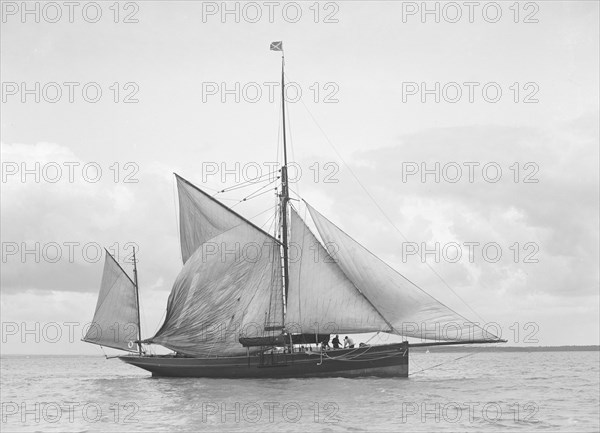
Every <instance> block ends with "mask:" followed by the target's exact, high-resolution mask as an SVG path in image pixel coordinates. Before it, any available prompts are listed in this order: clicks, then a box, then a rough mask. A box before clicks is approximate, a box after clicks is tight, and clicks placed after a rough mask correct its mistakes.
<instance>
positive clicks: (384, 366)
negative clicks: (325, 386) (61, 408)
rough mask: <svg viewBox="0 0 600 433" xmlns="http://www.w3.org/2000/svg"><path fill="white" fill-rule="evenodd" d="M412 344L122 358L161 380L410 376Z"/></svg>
mask: <svg viewBox="0 0 600 433" xmlns="http://www.w3.org/2000/svg"><path fill="white" fill-rule="evenodd" d="M408 352H409V350H408V344H407V343H399V344H387V345H380V346H366V347H358V348H354V349H338V350H329V351H326V352H323V353H322V354H321V353H319V352H297V353H293V354H284V353H274V354H270V353H267V354H263V355H260V354H259V355H250V356H235V357H215V358H187V357H174V356H168V355H165V356H132V355H129V356H121V357H119V359H121V360H122V361H124V362H126V363H127V364H131V365H134V366H136V367H139V368H142V369H144V370H147V371H149V372H150V373H152V376H157V377H212V378H294V377H366V376H379V377H407V376H408Z"/></svg>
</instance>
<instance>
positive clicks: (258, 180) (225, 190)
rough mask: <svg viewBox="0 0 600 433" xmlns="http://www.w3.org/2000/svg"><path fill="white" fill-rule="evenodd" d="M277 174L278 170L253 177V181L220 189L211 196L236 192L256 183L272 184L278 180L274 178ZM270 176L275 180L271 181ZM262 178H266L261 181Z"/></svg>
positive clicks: (276, 177)
mask: <svg viewBox="0 0 600 433" xmlns="http://www.w3.org/2000/svg"><path fill="white" fill-rule="evenodd" d="M278 172H279V170H275V171H270V172H268V173H265V174H262V175H260V176H258V177H255V178H254V179H249V180H246V181H244V182H241V183H238V184H235V185H232V186H229V187H227V188H223V189H220V190H218V191H217V192H216V193H215V194H213V197H215V196H216V195H217V194H221V193H224V192H231V191H236V190H238V189H241V188H245V187H247V186H251V185H255V184H257V183H262V182H267V181H271V182H274V181H275V180H277V179H279V177H278V176H276V174H277V173H278ZM267 176H268V177H267ZM272 176H273V177H275V179H273V178H272ZM263 177H267V178H266V179H262V178H263ZM261 179H262V180H261Z"/></svg>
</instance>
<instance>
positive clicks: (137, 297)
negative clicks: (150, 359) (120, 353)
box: [133, 247, 142, 356]
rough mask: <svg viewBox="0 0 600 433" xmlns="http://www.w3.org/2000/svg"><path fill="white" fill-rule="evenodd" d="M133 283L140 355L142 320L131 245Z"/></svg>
mask: <svg viewBox="0 0 600 433" xmlns="http://www.w3.org/2000/svg"><path fill="white" fill-rule="evenodd" d="M133 285H134V286H135V301H136V307H137V322H138V350H139V353H140V356H142V322H141V321H140V292H139V290H138V274H137V260H136V259H135V247H133Z"/></svg>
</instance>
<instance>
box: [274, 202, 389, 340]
mask: <svg viewBox="0 0 600 433" xmlns="http://www.w3.org/2000/svg"><path fill="white" fill-rule="evenodd" d="M290 220H291V224H290V264H289V272H290V278H289V290H288V299H287V304H286V306H287V313H286V328H287V329H288V330H292V331H295V332H305V333H306V332H308V333H311V332H323V333H331V334H336V333H360V332H372V331H389V330H390V327H389V326H388V325H387V324H386V323H385V320H384V319H383V318H382V317H381V315H380V314H379V313H378V312H377V311H376V310H375V309H374V308H373V306H372V305H371V304H370V303H369V301H368V300H367V299H366V298H365V297H364V296H363V295H361V293H360V292H359V291H358V290H357V288H356V287H355V286H354V284H353V283H352V282H351V281H350V280H349V279H348V278H347V277H346V276H345V275H344V273H343V271H342V270H341V269H340V268H339V266H338V265H337V264H336V263H335V261H334V260H333V259H332V257H331V256H330V255H329V253H328V252H327V251H326V250H325V248H324V247H323V246H322V245H321V243H320V242H319V241H318V240H317V238H316V237H315V236H314V234H313V233H312V232H311V231H310V229H309V228H308V227H307V226H306V224H305V223H304V221H303V220H302V218H301V217H300V216H299V215H298V213H297V212H296V211H295V209H294V208H291V213H290Z"/></svg>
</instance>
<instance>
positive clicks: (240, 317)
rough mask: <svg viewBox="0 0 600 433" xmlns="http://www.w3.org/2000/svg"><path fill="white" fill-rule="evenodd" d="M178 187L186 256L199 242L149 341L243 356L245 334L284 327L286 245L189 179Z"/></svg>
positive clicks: (179, 348) (181, 349) (188, 352)
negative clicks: (241, 339)
mask: <svg viewBox="0 0 600 433" xmlns="http://www.w3.org/2000/svg"><path fill="white" fill-rule="evenodd" d="M178 186H179V195H180V212H181V214H182V215H181V218H180V220H181V233H182V234H181V236H182V251H184V245H185V246H186V247H185V248H191V246H192V245H195V244H196V243H199V244H198V247H197V248H196V250H195V251H193V252H192V254H191V255H190V256H189V257H187V258H185V256H184V260H185V265H184V267H183V269H182V270H181V272H180V274H179V276H178V277H177V279H176V281H175V283H174V285H173V289H172V291H171V294H170V296H169V301H168V305H167V315H166V318H165V322H164V323H163V325H162V327H161V328H160V330H159V331H158V332H157V333H156V335H155V336H154V337H152V338H151V339H150V340H149V342H152V343H157V344H161V345H163V346H165V347H168V348H170V349H173V350H175V351H177V352H180V353H184V354H186V355H191V356H213V355H236V354H243V353H245V350H244V349H243V347H242V346H241V345H240V343H239V341H238V339H239V337H240V336H246V337H259V336H263V335H264V334H263V333H264V328H265V326H267V325H268V326H277V325H279V326H281V325H282V316H283V315H282V308H283V303H282V278H281V262H280V255H279V254H280V253H279V249H280V247H279V242H278V241H276V240H275V239H274V238H273V237H272V236H270V235H268V234H267V233H265V232H264V231H262V230H261V229H259V228H257V227H256V226H254V225H253V224H252V223H250V222H248V221H247V220H245V219H244V218H242V217H240V216H239V215H237V214H236V213H234V212H233V211H231V210H229V209H228V208H226V207H225V206H223V205H222V204H221V203H219V202H218V201H216V200H214V199H212V198H211V197H209V196H207V195H206V194H205V193H204V192H202V191H201V190H199V189H197V188H196V187H194V186H193V185H192V184H190V183H188V182H187V181H185V180H184V179H181V178H178ZM203 224H209V226H208V229H206V228H204V227H202V225H203ZM184 235H186V236H188V238H185V241H184V240H183V239H184ZM207 236H210V237H209V238H207Z"/></svg>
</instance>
